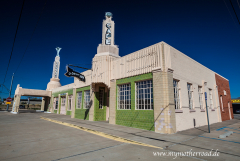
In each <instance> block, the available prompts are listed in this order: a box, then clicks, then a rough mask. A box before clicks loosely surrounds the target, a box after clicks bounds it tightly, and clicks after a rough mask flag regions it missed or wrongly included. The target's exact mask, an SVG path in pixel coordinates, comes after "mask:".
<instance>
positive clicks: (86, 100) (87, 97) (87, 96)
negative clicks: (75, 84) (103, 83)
mask: <svg viewBox="0 0 240 161" xmlns="http://www.w3.org/2000/svg"><path fill="white" fill-rule="evenodd" d="M89 103H90V90H88V91H85V92H84V108H85V109H88V108H89Z"/></svg>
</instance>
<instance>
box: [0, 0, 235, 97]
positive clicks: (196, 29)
mask: <svg viewBox="0 0 240 161" xmlns="http://www.w3.org/2000/svg"><path fill="white" fill-rule="evenodd" d="M225 2H226V5H225V3H224V0H211V1H209V0H194V1H193V0H181V1H179V0H157V1H152V0H151V1H145V0H144V1H141V0H135V1H123V0H120V1H103V0H101V1H100V0H98V1H90V0H88V1H83V0H80V1H79V0H78V1H77V0H76V1H73V0H68V1H66V0H57V1H53V0H47V2H46V6H45V9H44V10H43V13H42V16H41V18H40V21H39V23H38V26H37V28H36V30H35V33H34V35H33V38H32V40H31V42H30V44H29V47H28V49H27V51H26V54H25V57H24V59H23V61H22V63H21V65H20V67H19V69H18V70H17V72H16V73H15V77H14V82H13V92H12V96H13V95H14V92H15V89H16V86H17V84H20V86H21V87H23V88H30V89H42V90H45V89H46V87H47V83H48V82H49V80H50V78H51V76H52V68H53V61H54V58H55V56H56V50H55V48H56V47H57V46H59V47H61V48H62V50H61V52H60V57H61V59H60V61H61V63H60V74H59V75H60V76H59V77H60V82H61V84H62V85H66V84H69V83H72V82H73V78H68V77H66V76H64V73H65V72H66V71H65V66H66V64H81V65H80V66H83V67H86V68H91V65H90V64H91V61H92V58H93V57H94V55H95V54H96V52H97V46H98V44H100V43H101V41H102V39H101V36H102V35H101V34H102V21H103V19H104V18H105V16H104V14H105V12H112V13H113V20H114V21H115V43H116V45H119V54H120V56H124V55H127V54H130V53H132V52H134V51H137V50H140V49H142V48H145V47H147V46H150V45H153V44H155V43H158V42H160V41H165V42H166V43H168V44H169V45H171V46H173V47H174V48H176V49H178V50H180V51H181V52H183V53H185V54H186V55H188V56H190V57H191V58H193V59H194V60H196V61H198V62H199V63H201V64H203V65H204V66H206V67H208V68H210V69H211V70H213V71H215V72H217V73H218V74H220V75H222V76H223V77H225V78H227V79H229V82H230V89H231V96H232V98H236V97H240V84H239V83H240V81H239V80H240V72H239V69H240V67H239V64H240V48H239V47H240V25H239V24H238V21H237V19H236V16H235V15H234V12H233V9H232V7H231V4H230V2H229V0H225ZM232 2H233V5H234V8H235V10H236V12H237V14H238V16H239V17H240V7H239V5H238V3H237V0H232ZM44 3H45V0H34V1H31V0H26V1H25V5H24V8H23V13H22V18H21V22H20V25H19V30H18V34H17V38H16V42H15V46H14V50H13V55H12V59H11V63H10V66H9V70H8V73H7V77H6V82H5V85H6V86H7V88H9V87H10V82H11V76H12V73H13V72H15V70H16V69H17V66H18V64H19V62H20V60H21V57H22V55H23V53H24V51H25V49H26V47H27V44H28V42H29V39H30V37H31V34H32V32H33V30H34V27H35V25H36V23H37V20H38V17H39V15H40V13H41V11H42V8H43V5H44ZM21 6H22V0H2V1H1V5H0V47H1V50H0V55H1V63H0V84H2V83H3V81H4V76H5V72H6V69H7V64H8V60H9V57H10V54H11V49H12V44H13V40H14V35H15V31H16V27H17V23H18V18H19V14H20V11H21ZM227 7H228V8H227ZM84 64H86V65H84ZM77 70H78V71H79V72H82V71H83V70H81V69H77ZM1 90H2V89H0V91H1ZM2 92H4V93H0V97H2V98H5V97H7V96H8V94H5V93H8V92H7V90H6V89H4V90H3V91H2Z"/></svg>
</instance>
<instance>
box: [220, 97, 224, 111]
mask: <svg viewBox="0 0 240 161" xmlns="http://www.w3.org/2000/svg"><path fill="white" fill-rule="evenodd" d="M220 101H221V106H222V111H224V109H223V100H222V95H221V96H220Z"/></svg>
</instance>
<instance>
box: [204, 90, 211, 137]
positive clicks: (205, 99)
mask: <svg viewBox="0 0 240 161" xmlns="http://www.w3.org/2000/svg"><path fill="white" fill-rule="evenodd" d="M205 102H206V110H207V121H208V132H209V133H210V126H209V117H208V108H207V92H205Z"/></svg>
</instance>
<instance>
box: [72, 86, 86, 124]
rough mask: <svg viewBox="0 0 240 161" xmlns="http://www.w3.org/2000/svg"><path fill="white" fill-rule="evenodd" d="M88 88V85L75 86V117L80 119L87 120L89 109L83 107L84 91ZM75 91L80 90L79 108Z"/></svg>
mask: <svg viewBox="0 0 240 161" xmlns="http://www.w3.org/2000/svg"><path fill="white" fill-rule="evenodd" d="M86 90H90V86H86V87H82V88H77V89H76V99H75V117H74V118H78V119H82V120H89V109H84V108H83V106H84V91H86ZM77 92H82V102H81V108H77Z"/></svg>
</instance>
